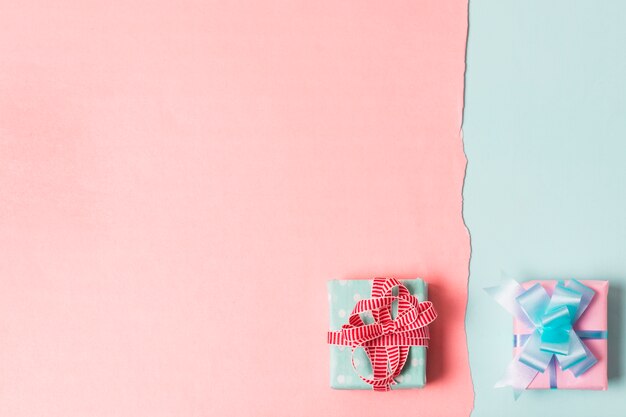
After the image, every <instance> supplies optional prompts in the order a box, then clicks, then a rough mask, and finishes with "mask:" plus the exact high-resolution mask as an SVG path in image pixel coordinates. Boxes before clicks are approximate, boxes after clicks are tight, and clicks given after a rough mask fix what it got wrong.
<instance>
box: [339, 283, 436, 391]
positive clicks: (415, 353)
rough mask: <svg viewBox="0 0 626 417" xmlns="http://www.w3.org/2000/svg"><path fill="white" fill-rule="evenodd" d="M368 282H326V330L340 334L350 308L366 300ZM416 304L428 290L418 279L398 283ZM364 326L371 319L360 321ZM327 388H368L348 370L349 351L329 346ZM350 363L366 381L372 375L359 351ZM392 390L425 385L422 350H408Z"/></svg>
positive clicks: (424, 353)
mask: <svg viewBox="0 0 626 417" xmlns="http://www.w3.org/2000/svg"><path fill="white" fill-rule="evenodd" d="M372 282H373V280H371V279H359V280H330V281H328V303H329V305H330V329H329V330H331V331H335V330H341V326H342V325H343V324H345V323H347V322H348V318H349V316H350V313H351V312H352V309H353V308H354V305H355V303H356V302H357V301H359V300H361V299H366V298H370V296H371V292H372ZM400 282H402V284H404V286H406V288H407V289H408V290H409V291H410V292H411V294H413V295H414V296H416V297H417V298H418V300H419V301H420V302H422V301H427V300H428V286H427V284H426V283H425V282H424V281H423V280H421V279H420V278H416V279H408V280H400ZM362 318H363V320H364V321H365V322H366V323H370V322H371V321H372V319H371V317H367V316H365V317H363V315H362ZM329 347H330V386H331V388H334V389H349V390H353V389H365V390H371V389H372V386H371V385H369V384H367V383H366V382H364V381H362V380H361V378H359V376H358V375H357V374H356V373H355V372H354V369H353V368H352V363H351V358H352V349H350V347H349V346H335V345H330V346H329ZM354 362H355V365H356V367H357V370H358V372H359V373H360V374H361V375H363V376H365V377H367V376H371V374H372V366H371V363H370V360H369V359H368V357H367V355H366V354H365V351H364V350H363V349H357V350H355V352H354ZM395 381H396V382H397V384H396V385H392V389H403V388H423V387H424V385H426V347H424V346H411V348H410V349H409V356H408V358H407V361H406V364H405V366H404V368H403V369H402V372H401V373H400V375H399V376H398V377H397V378H395Z"/></svg>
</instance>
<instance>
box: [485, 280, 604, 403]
mask: <svg viewBox="0 0 626 417" xmlns="http://www.w3.org/2000/svg"><path fill="white" fill-rule="evenodd" d="M608 290H609V283H608V281H576V280H568V281H529V282H525V283H523V284H519V283H517V282H516V281H514V280H508V281H507V282H505V283H504V284H502V285H501V286H498V287H493V288H488V289H487V292H489V293H490V294H491V295H492V296H493V297H494V298H495V299H496V300H497V301H498V303H500V304H501V305H502V306H503V307H504V308H505V309H507V310H508V311H509V312H510V313H511V314H512V315H513V317H514V325H513V329H514V330H513V333H514V334H513V346H514V348H513V352H514V358H513V361H512V362H511V363H510V364H509V366H508V368H507V370H506V373H505V376H504V377H503V378H502V379H501V380H500V381H499V382H498V383H497V384H496V387H505V386H511V387H513V389H514V393H515V398H518V397H519V395H520V394H521V393H522V392H523V391H524V390H526V389H581V390H606V389H607V385H608V380H607V359H608V358H607V347H608V343H607V342H608V340H607V337H608V332H607V299H608Z"/></svg>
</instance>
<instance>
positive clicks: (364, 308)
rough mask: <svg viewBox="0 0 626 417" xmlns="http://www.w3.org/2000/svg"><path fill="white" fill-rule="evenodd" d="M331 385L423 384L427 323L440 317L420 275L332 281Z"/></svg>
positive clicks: (379, 386)
mask: <svg viewBox="0 0 626 417" xmlns="http://www.w3.org/2000/svg"><path fill="white" fill-rule="evenodd" d="M328 300H329V304H330V330H331V331H329V332H328V343H329V344H330V345H331V346H330V386H331V387H332V388H335V389H373V390H375V391H388V390H390V389H392V387H393V389H396V388H422V387H423V386H424V385H425V384H426V348H427V347H428V339H429V333H428V324H430V323H431V322H432V321H433V320H434V319H435V318H436V312H435V309H434V307H433V305H432V303H431V302H430V301H428V300H427V286H426V283H425V282H424V281H422V280H421V279H419V278H418V279H410V280H402V281H398V280H396V279H394V278H375V279H373V280H331V281H328Z"/></svg>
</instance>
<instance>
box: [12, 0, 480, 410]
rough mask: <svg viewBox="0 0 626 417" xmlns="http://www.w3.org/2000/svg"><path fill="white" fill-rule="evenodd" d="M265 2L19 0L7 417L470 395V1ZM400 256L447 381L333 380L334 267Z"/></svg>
mask: <svg viewBox="0 0 626 417" xmlns="http://www.w3.org/2000/svg"><path fill="white" fill-rule="evenodd" d="M248 3H249V4H245V3H244V2H231V1H228V2H223V1H220V2H218V1H208V2H197V1H196V2H192V1H181V2H166V1H141V2H140V1H130V2H129V1H105V2H98V3H96V2H87V1H83V0H80V1H78V0H76V1H68V0H62V1H55V2H51V1H43V0H42V1H39V2H34V1H19V2H4V4H3V7H2V12H1V13H0V34H1V35H2V36H0V56H2V62H1V63H0V186H1V187H2V188H1V190H2V192H1V193H2V194H1V197H2V198H1V203H0V252H1V253H2V256H0V276H1V277H2V281H1V282H2V285H1V288H0V336H1V337H0V338H1V340H2V341H1V343H0V388H1V389H0V415H2V416H12V417H21V416H28V417H32V416H43V415H45V416H49V417H52V416H63V417H78V416H80V417H84V416H91V417H95V416H151V417H159V416H207V415H211V416H250V415H256V416H277V417H280V416H314V415H320V416H336V415H337V416H338V415H342V416H345V415H359V416H362V417H367V416H380V415H406V414H407V413H411V412H414V413H417V414H419V415H420V416H422V417H428V416H442V415H449V416H461V415H467V414H469V411H470V408H471V405H472V386H471V381H470V375H469V368H468V363H467V350H466V344H465V333H464V325H463V322H464V310H465V302H466V284H467V283H466V280H467V269H468V257H469V241H468V235H467V233H466V230H465V228H464V226H463V223H462V218H461V186H462V181H463V174H464V168H465V158H464V155H463V152H462V142H461V138H460V124H461V111H462V99H463V71H464V51H465V35H466V18H467V15H466V6H467V5H466V2H465V1H459V0H455V1H450V0H448V1H443V0H429V1H419V2H415V1H402V2H391V3H389V2H380V1H344V2H335V1H316V2H314V1H307V2H304V1H302V2H301V1H263V2H248ZM385 274H394V275H396V276H398V277H399V278H408V277H414V276H421V277H423V278H424V279H426V280H428V281H429V285H430V295H431V299H432V300H433V301H434V302H435V303H436V304H437V306H438V310H439V312H440V317H439V319H438V321H437V322H436V323H435V325H434V326H433V328H432V336H433V341H432V345H431V346H432V347H431V350H430V352H429V370H428V372H429V373H428V378H429V382H428V386H427V388H426V389H424V390H415V391H399V392H392V393H389V394H375V393H372V392H337V391H333V390H331V389H330V388H329V387H328V347H327V346H326V345H325V332H326V326H327V323H328V317H327V316H326V314H327V313H326V311H327V309H326V287H325V282H326V280H327V279H329V278H357V277H360V278H363V277H368V276H370V277H373V276H376V275H385ZM450 399H453V401H450Z"/></svg>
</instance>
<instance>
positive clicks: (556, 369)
mask: <svg viewBox="0 0 626 417" xmlns="http://www.w3.org/2000/svg"><path fill="white" fill-rule="evenodd" d="M580 282H581V283H582V284H583V285H585V286H587V287H589V288H591V289H592V290H593V291H594V292H595V294H594V297H593V298H592V299H591V302H590V303H589V306H588V307H587V308H586V310H585V311H584V312H583V313H582V315H581V316H580V317H579V318H578V320H576V322H575V323H574V326H573V327H574V331H575V332H576V333H577V334H578V336H579V337H580V339H581V340H582V342H583V343H584V344H585V346H586V347H587V348H588V349H589V350H590V351H591V352H592V354H593V356H594V357H595V358H596V359H597V362H596V363H595V364H594V365H593V366H591V367H590V368H589V369H588V370H587V371H586V372H584V373H582V374H580V375H579V376H574V374H573V373H572V372H568V371H567V370H565V371H564V370H562V369H561V367H560V366H558V363H557V361H556V360H553V361H552V362H551V364H550V367H549V368H548V370H547V372H543V373H539V374H537V376H536V377H535V379H533V381H532V382H531V383H530V385H529V386H528V388H527V389H582V390H606V389H607V387H608V379H607V378H608V377H607V375H608V373H607V358H608V353H607V352H608V339H607V336H608V332H607V328H608V327H607V302H608V292H609V282H608V281H580ZM557 283H558V281H528V282H524V283H522V284H521V285H522V287H523V288H524V289H529V288H531V287H532V286H533V285H535V284H540V285H541V286H542V287H543V288H545V289H546V292H547V293H548V295H550V296H551V295H552V294H553V292H554V288H555V286H556V285H557ZM532 331H533V329H532V328H531V327H530V326H528V324H526V323H524V322H523V321H521V320H519V319H514V320H513V352H514V355H517V354H518V353H519V352H520V349H521V347H522V345H523V342H524V340H526V339H527V338H528V337H529V335H530V333H532Z"/></svg>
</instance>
